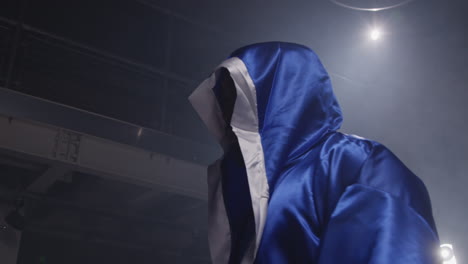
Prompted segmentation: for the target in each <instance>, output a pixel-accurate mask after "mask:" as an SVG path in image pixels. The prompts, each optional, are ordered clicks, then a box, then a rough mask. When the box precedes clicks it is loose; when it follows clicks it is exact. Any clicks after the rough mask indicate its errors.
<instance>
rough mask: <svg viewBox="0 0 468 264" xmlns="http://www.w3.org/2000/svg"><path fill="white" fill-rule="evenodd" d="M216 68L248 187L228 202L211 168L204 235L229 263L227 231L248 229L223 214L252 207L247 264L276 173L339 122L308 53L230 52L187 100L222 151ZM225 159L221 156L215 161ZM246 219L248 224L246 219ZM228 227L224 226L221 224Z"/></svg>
mask: <svg viewBox="0 0 468 264" xmlns="http://www.w3.org/2000/svg"><path fill="white" fill-rule="evenodd" d="M222 68H224V69H227V71H229V74H230V77H231V78H232V80H233V83H234V85H235V89H236V93H237V97H236V100H235V104H234V110H233V114H232V119H231V123H230V124H229V125H230V126H231V127H232V130H233V132H234V133H235V135H236V136H237V139H238V142H239V146H240V151H241V153H242V157H243V160H244V162H245V171H246V175H247V176H246V178H247V180H246V182H247V181H248V184H247V183H245V185H248V186H246V187H245V188H243V187H241V186H239V187H238V190H237V191H236V190H235V189H234V190H232V189H231V191H230V193H231V196H232V197H234V199H231V200H230V198H229V197H228V196H229V194H226V192H227V191H226V186H223V188H224V194H223V191H221V188H220V187H219V186H220V185H222V184H221V183H220V182H222V180H221V178H222V176H221V174H222V173H221V168H220V166H215V165H213V166H212V168H211V169H209V171H210V172H211V176H210V175H208V185H209V188H208V189H209V194H208V196H209V197H208V200H209V201H208V202H209V208H210V209H209V211H210V213H209V214H210V217H209V218H210V219H212V220H209V221H210V225H212V226H213V227H212V228H211V229H210V234H209V237H210V241H213V242H212V243H211V244H210V248H211V254H212V259H213V262H214V263H228V262H229V260H228V259H229V252H230V251H231V252H232V251H233V250H235V246H234V244H231V243H230V242H229V239H225V238H226V237H231V230H233V229H237V233H239V232H240V233H242V232H243V233H245V232H248V231H245V230H251V229H249V228H248V227H246V226H245V225H246V224H245V223H244V224H242V223H239V221H238V223H236V221H237V220H238V219H232V217H231V219H228V218H229V217H227V215H229V211H233V210H238V211H237V212H238V213H239V212H241V211H242V210H244V211H245V208H251V209H248V210H249V211H252V212H253V217H252V218H254V219H253V220H252V222H254V224H252V225H254V227H252V230H253V229H254V230H255V232H254V234H253V235H252V236H254V237H255V239H254V243H253V244H252V246H251V247H250V249H249V252H250V253H247V254H245V257H244V260H243V261H242V262H241V263H252V262H253V259H254V258H255V254H256V250H257V249H258V247H259V244H260V240H261V237H262V232H263V228H264V224H265V221H266V215H267V210H268V201H269V197H270V195H271V194H272V193H273V192H274V189H275V185H276V184H277V183H278V182H280V179H281V175H282V171H283V170H284V169H285V168H287V167H288V166H289V165H290V164H291V163H293V162H294V161H296V160H298V159H299V158H300V157H301V156H302V155H303V154H305V153H307V152H308V150H310V149H311V148H313V146H314V145H315V144H317V143H318V142H319V141H320V140H321V139H322V138H324V137H325V136H326V135H327V134H328V133H330V132H333V131H336V130H337V129H339V127H340V125H341V123H342V116H341V110H340V107H339V105H338V102H337V100H336V98H335V96H334V94H333V91H332V86H331V82H330V78H329V76H328V74H327V72H326V70H325V68H324V67H323V65H322V63H321V62H320V60H319V58H318V56H317V55H316V54H315V53H314V52H313V51H312V50H311V49H309V48H307V47H305V46H302V45H298V44H293V43H285V42H266V43H258V44H253V45H249V46H245V47H243V48H240V49H238V50H236V51H234V52H233V53H232V54H231V55H230V56H229V58H228V59H227V60H225V61H223V62H222V63H221V64H220V65H219V66H218V67H216V69H215V70H214V72H213V73H212V74H211V75H210V77H209V78H207V79H206V80H205V81H204V82H202V83H201V84H200V86H199V87H198V88H197V89H196V90H195V91H194V92H193V93H192V95H191V96H190V98H189V100H190V101H191V103H192V105H193V106H194V108H195V110H196V111H197V112H198V114H199V116H200V117H201V119H202V120H203V122H204V123H205V124H206V125H207V127H208V129H209V130H210V131H211V133H212V134H213V135H214V136H215V137H216V139H217V140H218V141H219V142H220V144H221V145H224V144H226V143H225V140H226V134H225V131H226V126H227V125H228V124H226V123H225V121H224V119H223V114H222V113H221V109H223V108H222V105H220V104H223V102H222V101H218V100H217V97H216V94H217V92H219V91H216V90H217V89H222V86H220V85H217V84H218V81H219V78H220V74H219V73H220V69H222ZM228 158H229V155H227V154H226V153H225V156H224V157H223V158H222V159H221V161H222V160H223V159H228ZM230 171H231V172H232V171H233V170H230ZM210 172H209V174H210ZM231 172H229V173H231ZM224 174H226V173H224ZM229 177H237V176H229ZM231 180H232V179H231ZM240 182H241V181H239V183H240ZM231 185H232V183H231ZM229 188H236V187H232V186H231V187H229ZM246 189H247V190H248V192H249V194H250V197H249V199H248V200H249V201H250V202H251V203H250V202H249V203H248V204H249V205H248V206H247V205H245V204H244V205H242V206H243V208H244V209H242V210H241V209H239V208H241V207H242V206H240V204H239V200H240V199H236V198H235V197H236V195H237V194H236V192H239V193H240V192H242V191H240V190H246ZM232 194H233V195H232ZM239 195H241V194H239ZM223 197H224V198H223ZM237 197H238V196H237ZM239 210H241V211H239ZM231 214H232V212H231ZM245 217H247V218H249V216H248V214H247V216H245ZM228 222H229V224H230V225H231V226H230V227H229V226H228V224H223V223H228ZM247 222H248V221H247ZM239 230H244V231H239ZM223 236H224V238H223ZM219 241H227V242H225V243H220V242H219ZM231 261H232V259H231ZM234 262H236V261H234Z"/></svg>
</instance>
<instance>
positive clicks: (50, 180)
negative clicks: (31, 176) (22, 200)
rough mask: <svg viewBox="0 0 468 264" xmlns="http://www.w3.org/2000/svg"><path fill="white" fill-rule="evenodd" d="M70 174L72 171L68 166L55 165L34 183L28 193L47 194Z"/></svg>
mask: <svg viewBox="0 0 468 264" xmlns="http://www.w3.org/2000/svg"><path fill="white" fill-rule="evenodd" d="M68 173H71V170H70V169H69V168H67V166H61V165H53V166H50V167H49V168H48V169H47V170H46V171H45V172H44V173H43V174H42V175H40V176H39V177H37V178H36V179H35V180H34V182H32V183H31V184H30V185H29V186H28V188H27V191H29V192H33V193H41V194H42V193H46V192H47V190H48V189H49V187H50V186H52V184H54V182H55V181H57V180H58V179H60V178H64V176H65V175H66V174H68Z"/></svg>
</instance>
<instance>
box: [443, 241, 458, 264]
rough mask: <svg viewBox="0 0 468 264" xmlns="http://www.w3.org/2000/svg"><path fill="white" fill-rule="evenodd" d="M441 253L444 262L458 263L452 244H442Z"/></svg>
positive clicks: (449, 263) (445, 263) (446, 263)
mask: <svg viewBox="0 0 468 264" xmlns="http://www.w3.org/2000/svg"><path fill="white" fill-rule="evenodd" d="M439 253H440V256H441V258H442V261H443V262H444V264H457V259H456V258H455V255H454V254H453V246H452V245H451V244H443V245H440V251H439Z"/></svg>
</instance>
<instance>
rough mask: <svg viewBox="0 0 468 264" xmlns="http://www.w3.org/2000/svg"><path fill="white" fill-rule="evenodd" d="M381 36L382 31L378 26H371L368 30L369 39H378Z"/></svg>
mask: <svg viewBox="0 0 468 264" xmlns="http://www.w3.org/2000/svg"><path fill="white" fill-rule="evenodd" d="M381 36H382V32H381V31H380V29H378V28H373V29H372V30H371V31H370V32H369V37H370V39H372V40H374V41H375V40H378V39H380V37H381Z"/></svg>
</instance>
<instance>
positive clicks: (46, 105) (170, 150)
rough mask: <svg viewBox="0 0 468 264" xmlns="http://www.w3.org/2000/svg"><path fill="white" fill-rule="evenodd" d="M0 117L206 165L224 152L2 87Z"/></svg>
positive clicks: (216, 148)
mask: <svg viewBox="0 0 468 264" xmlns="http://www.w3.org/2000/svg"><path fill="white" fill-rule="evenodd" d="M0 115H4V116H6V117H12V118H18V119H22V120H32V121H34V122H40V123H44V124H48V125H52V126H55V127H59V128H63V129H67V130H71V131H76V132H78V133H83V134H87V135H92V136H96V137H100V138H103V139H107V140H110V141H113V142H117V143H121V144H125V145H129V146H133V147H136V148H139V149H143V150H146V151H149V152H152V153H161V154H163V155H168V156H170V157H172V158H176V159H180V160H186V161H190V162H195V163H199V164H203V165H207V164H210V163H211V162H212V161H213V160H215V159H216V157H217V156H219V155H220V153H221V150H220V148H219V147H215V146H211V145H206V144H202V143H199V142H195V141H193V140H189V139H186V138H182V137H178V136H174V135H171V134H168V133H164V132H161V131H157V130H154V129H149V128H145V127H141V126H138V125H135V124H132V123H128V122H124V121H120V120H117V119H113V118H109V117H106V116H102V115H99V114H95V113H91V112H87V111H84V110H80V109H77V108H73V107H69V106H65V105H62V104H58V103H54V102H51V101H48V100H44V99H41V98H37V97H34V96H30V95H27V94H23V93H19V92H16V91H12V90H9V89H5V88H1V87H0Z"/></svg>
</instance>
